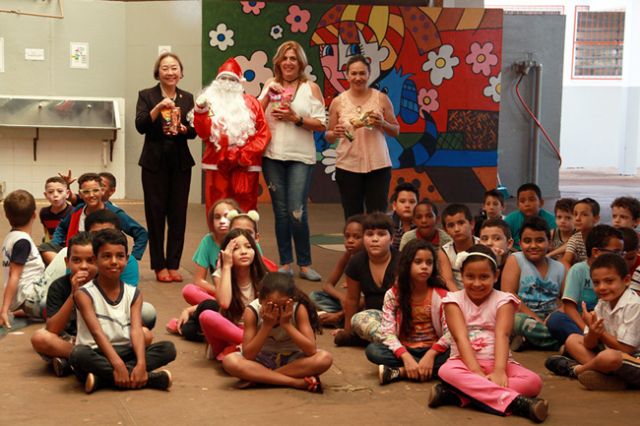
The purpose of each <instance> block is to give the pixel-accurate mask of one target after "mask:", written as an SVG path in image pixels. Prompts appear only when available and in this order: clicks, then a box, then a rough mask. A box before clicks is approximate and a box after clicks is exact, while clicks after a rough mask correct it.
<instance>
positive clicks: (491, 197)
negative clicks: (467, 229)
mask: <svg viewBox="0 0 640 426" xmlns="http://www.w3.org/2000/svg"><path fill="white" fill-rule="evenodd" d="M503 213H504V195H502V192H500V191H498V190H497V189H490V190H489V191H486V192H485V193H484V198H483V202H482V210H481V211H480V215H479V216H476V217H475V218H474V220H475V223H476V224H475V227H474V231H473V235H475V236H480V228H482V223H483V222H484V221H485V220H488V219H504V216H503Z"/></svg>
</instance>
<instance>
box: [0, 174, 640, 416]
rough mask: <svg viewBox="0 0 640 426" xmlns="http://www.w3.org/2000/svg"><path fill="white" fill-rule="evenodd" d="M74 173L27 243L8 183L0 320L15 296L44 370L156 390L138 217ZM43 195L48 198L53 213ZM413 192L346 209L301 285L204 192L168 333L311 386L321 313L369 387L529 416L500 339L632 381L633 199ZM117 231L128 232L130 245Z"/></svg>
mask: <svg viewBox="0 0 640 426" xmlns="http://www.w3.org/2000/svg"><path fill="white" fill-rule="evenodd" d="M88 175H90V176H89V177H87V175H83V176H81V177H80V178H79V184H80V196H81V198H82V200H83V203H81V204H79V205H78V207H76V208H75V210H74V211H73V212H71V213H69V212H68V214H70V215H69V216H66V217H63V218H61V222H60V224H59V225H58V227H57V228H55V231H54V232H53V238H52V241H50V242H47V243H44V244H43V245H41V246H40V249H38V247H37V246H36V245H35V243H34V242H33V240H32V239H31V236H30V234H31V228H32V225H33V222H34V219H35V202H34V200H33V197H32V196H31V195H30V194H29V193H27V192H26V191H15V192H13V193H11V194H9V196H8V197H7V198H6V199H5V201H4V208H5V213H6V215H7V218H8V219H9V222H10V224H11V227H12V230H11V232H10V233H9V234H8V235H7V237H6V238H5V241H4V243H3V253H4V257H3V266H4V269H5V274H6V276H5V290H4V297H3V303H2V310H1V311H0V325H4V326H5V327H10V324H11V318H10V317H9V314H10V313H11V312H16V311H21V313H23V314H26V315H29V316H34V317H42V318H46V326H45V328H44V329H42V330H39V331H37V332H36V333H34V335H33V337H32V344H33V347H34V349H35V350H36V352H38V353H39V354H40V355H42V356H43V357H44V358H46V359H49V360H52V365H53V368H54V371H55V373H56V374H57V375H66V374H69V373H70V372H71V371H73V372H74V373H75V374H76V375H77V376H78V377H79V378H80V379H81V380H82V382H83V383H84V386H85V391H86V392H88V393H90V392H92V391H94V390H95V389H97V388H99V387H102V386H116V387H119V388H140V387H145V386H147V387H153V388H158V389H167V388H168V387H170V386H171V382H172V378H171V374H170V373H169V371H168V370H158V369H159V368H160V367H162V366H163V365H166V364H167V363H169V362H171V361H172V360H173V359H174V358H175V356H176V352H175V347H174V345H173V344H172V343H171V342H157V343H152V336H151V333H150V331H149V330H150V329H151V328H152V327H153V325H154V323H155V310H154V309H153V307H152V306H150V305H148V304H146V303H144V302H143V300H142V295H141V293H140V291H139V289H137V288H136V287H135V284H134V285H131V284H133V283H131V282H129V280H130V279H131V280H133V279H136V283H137V274H138V272H137V264H136V267H135V268H136V269H135V275H136V276H135V277H132V278H127V269H128V268H133V267H131V266H130V265H129V263H130V259H131V258H136V257H137V258H138V259H139V256H141V255H142V252H141V251H139V250H138V251H136V249H140V245H139V244H143V243H142V242H141V239H142V238H141V235H142V233H141V232H140V231H139V230H138V227H139V228H141V229H142V231H144V228H142V227H141V226H140V225H138V224H137V223H135V221H133V220H132V219H131V218H129V217H128V216H126V214H125V213H124V212H123V211H122V210H121V209H119V208H117V207H115V206H114V205H113V204H112V203H110V202H108V201H105V200H104V199H103V198H102V196H103V194H104V193H106V192H107V191H105V190H104V189H105V187H109V188H111V187H110V186H109V185H110V184H107V185H104V184H102V183H101V180H100V177H99V176H98V175H93V174H88ZM96 176H98V177H97V178H96ZM69 178H70V176H69ZM67 180H69V179H67ZM62 182H65V183H66V181H65V180H64V179H62ZM62 182H60V181H56V182H54V183H55V184H56V185H60V186H62V187H64V184H63V183H62ZM47 185H50V183H49V181H48V182H47ZM66 190H68V184H67V187H66V189H65V190H64V191H66ZM64 191H63V192H64ZM54 192H55V191H54ZM48 193H49V187H47V192H46V193H45V195H46V196H47V198H48V199H49V200H50V201H51V208H50V210H51V212H50V213H52V214H56V213H58V212H61V211H62V209H63V208H65V207H64V206H62V205H61V203H57V202H54V201H55V200H54V197H53V196H51V198H49V195H47V194H48ZM63 198H64V197H63ZM419 200H420V196H419V192H418V190H417V189H416V188H415V187H414V186H413V185H411V184H408V183H404V184H400V185H398V186H397V187H396V190H395V193H394V195H393V198H392V205H393V211H392V212H391V214H386V213H380V212H376V213H371V214H368V215H358V216H354V217H351V218H349V219H348V220H347V221H346V223H345V225H344V246H345V251H344V253H343V254H342V256H341V257H340V259H339V260H338V262H337V263H336V265H335V267H334V270H333V271H332V272H331V274H330V276H329V279H328V280H327V282H325V283H324V284H323V285H322V289H321V290H318V291H314V292H311V293H310V294H309V295H308V296H307V295H306V294H305V293H304V292H302V291H300V290H299V289H298V288H297V287H296V285H295V282H294V279H293V277H292V276H291V275H290V274H287V273H279V272H275V270H276V269H277V266H276V265H275V264H274V263H273V262H272V261H270V260H268V259H267V258H266V257H264V256H263V254H262V250H261V248H260V245H259V233H258V221H259V216H258V214H257V212H255V211H250V212H246V213H243V212H240V209H239V207H238V205H237V203H235V201H234V200H230V199H225V200H219V201H218V202H217V203H215V204H214V205H213V207H212V208H211V211H210V212H209V215H208V220H209V228H210V231H211V232H210V233H208V234H207V235H205V236H204V238H203V239H202V241H201V243H200V245H199V246H198V249H197V250H196V253H195V254H194V256H193V261H194V262H195V264H196V269H195V274H194V277H193V282H192V283H190V284H187V285H185V286H184V288H183V291H182V294H183V297H184V299H185V301H186V303H187V305H188V306H187V307H186V308H185V309H184V310H183V311H182V312H181V314H180V316H179V317H177V318H174V319H172V320H171V321H169V323H168V324H167V326H166V328H167V330H168V331H169V332H171V333H174V334H179V335H182V336H183V337H184V338H186V339H189V340H193V341H201V342H206V345H207V346H206V347H207V350H206V353H207V357H208V358H210V359H217V360H219V361H221V362H222V368H223V369H224V370H225V371H226V372H227V373H229V374H230V375H232V376H234V377H237V378H239V379H240V382H239V384H238V387H240V388H245V387H250V386H254V385H256V384H261V383H262V384H270V385H279V386H289V387H293V388H298V389H305V390H308V391H310V392H322V383H321V381H320V375H321V374H322V373H324V372H325V371H327V370H328V369H329V368H330V366H331V364H332V356H331V354H330V353H329V352H327V351H325V350H321V349H318V348H317V345H316V340H315V333H316V332H319V331H320V330H321V327H322V326H325V327H334V330H333V331H332V334H333V336H334V343H335V345H336V346H363V347H366V349H365V355H366V357H367V359H368V360H369V361H370V362H372V363H373V364H375V365H376V366H377V372H378V379H379V382H380V384H387V383H390V382H393V381H396V380H399V379H409V380H415V381H427V380H431V379H439V380H440V381H439V382H438V383H436V384H435V385H433V387H432V389H431V394H430V397H429V401H428V405H429V406H430V407H432V408H435V407H438V406H441V405H445V404H446V405H458V406H467V405H469V406H471V407H474V408H477V409H480V410H483V411H486V412H489V413H494V414H501V415H505V414H515V415H520V416H524V417H527V418H530V419H532V420H533V421H536V422H541V421H544V420H545V418H546V417H547V411H548V403H547V401H545V400H543V399H540V398H538V397H537V396H538V394H539V392H540V390H541V388H542V380H541V378H540V377H539V376H538V375H537V374H535V373H533V372H532V371H530V370H528V369H526V368H525V367H523V366H522V365H520V364H518V363H517V362H515V361H514V359H513V357H512V353H511V351H521V350H524V349H527V348H539V349H545V350H559V351H560V354H559V355H553V356H551V357H549V358H548V359H547V361H546V363H545V365H546V367H547V368H548V369H549V370H550V371H552V372H553V373H555V374H558V375H564V376H567V377H571V378H576V379H577V380H579V381H580V383H582V384H583V385H584V386H585V387H586V388H588V389H623V388H627V387H638V386H640V359H639V356H640V298H639V297H638V295H637V294H636V291H640V287H635V288H634V287H633V285H632V282H635V283H636V285H638V283H640V268H639V264H640V260H639V257H638V235H637V234H636V232H635V227H636V226H637V225H638V223H639V221H640V202H639V201H638V200H637V199H635V198H631V197H621V198H618V199H616V200H615V201H614V202H613V203H612V205H611V208H612V216H613V223H612V224H613V226H609V225H601V224H598V222H599V214H600V206H599V204H598V203H597V202H596V201H595V200H593V199H590V198H586V199H582V200H579V201H575V200H570V199H561V200H559V201H558V202H557V203H556V206H555V216H554V215H552V214H550V213H548V212H546V211H545V210H543V209H542V207H543V203H544V201H543V198H542V195H541V192H540V189H539V188H538V187H537V186H536V185H535V184H525V185H522V186H521V187H520V188H519V189H518V192H517V205H518V209H517V210H516V211H514V212H512V213H511V214H509V215H508V216H506V217H504V218H503V216H502V215H503V212H504V198H503V195H502V194H501V193H500V192H498V191H496V190H492V191H488V192H487V193H485V197H484V203H483V210H482V213H481V215H480V216H477V217H475V218H474V216H473V215H472V213H471V211H470V209H469V208H468V207H467V206H465V205H463V204H449V205H448V206H446V207H445V208H444V210H443V211H442V213H441V214H440V213H439V211H438V208H437V206H436V205H435V204H434V203H433V202H431V201H429V200H426V199H425V200H422V201H419ZM65 202H66V201H65ZM74 212H75V213H74ZM77 212H80V213H77ZM74 214H75V215H76V216H74ZM49 216H51V215H49ZM43 223H45V224H46V222H43ZM123 223H125V224H126V225H123ZM440 223H441V225H442V228H440V227H439V224H440ZM45 226H46V225H45ZM122 231H124V232H125V233H128V234H129V235H131V236H133V237H134V239H136V238H138V240H137V241H136V243H134V250H133V252H132V256H128V247H127V240H126V237H125V236H124V235H123V233H122ZM70 234H71V235H70ZM144 243H146V240H145V241H144ZM63 247H65V248H66V252H65V253H66V254H64V261H65V263H66V268H68V273H66V274H64V272H63V274H62V275H60V273H57V274H56V275H55V279H54V280H53V281H49V282H48V280H47V278H45V276H46V274H45V270H44V263H43V261H42V259H41V257H40V254H39V250H40V252H41V253H43V258H45V253H47V254H49V253H51V252H52V251H53V252H55V251H58V252H59V251H60V250H61V249H62V248H63ZM142 251H144V244H143V245H142ZM137 255H139V256H137ZM53 258H54V256H51V257H50V259H49V260H50V261H53V260H54V259H53ZM51 264H53V263H51ZM51 264H50V265H51ZM58 269H59V268H58ZM129 272H131V271H129ZM209 275H211V281H212V283H211V282H210V281H209ZM343 276H345V281H343V280H342V277H343ZM632 278H633V280H634V281H632ZM47 290H48V292H47ZM45 302H46V303H45ZM45 306H46V308H45ZM76 312H77V313H79V315H77V314H76Z"/></svg>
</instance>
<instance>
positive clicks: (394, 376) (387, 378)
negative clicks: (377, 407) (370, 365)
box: [378, 364, 400, 385]
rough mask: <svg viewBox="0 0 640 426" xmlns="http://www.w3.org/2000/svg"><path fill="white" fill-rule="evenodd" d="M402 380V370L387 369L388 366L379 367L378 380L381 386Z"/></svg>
mask: <svg viewBox="0 0 640 426" xmlns="http://www.w3.org/2000/svg"><path fill="white" fill-rule="evenodd" d="M399 379H400V369H399V368H393V367H387V366H386V365H382V364H380V365H379V366H378V380H379V381H380V384H381V385H386V384H387V383H391V382H395V381H396V380H399Z"/></svg>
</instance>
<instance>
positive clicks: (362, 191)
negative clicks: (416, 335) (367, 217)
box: [325, 55, 400, 219]
mask: <svg viewBox="0 0 640 426" xmlns="http://www.w3.org/2000/svg"><path fill="white" fill-rule="evenodd" d="M346 72H347V78H348V80H349V89H348V90H347V91H345V92H343V93H342V94H341V95H340V96H338V97H337V98H335V99H334V100H333V102H331V106H330V107H329V125H328V127H329V129H330V130H328V131H327V132H326V134H325V138H326V139H327V140H328V141H329V142H332V143H333V142H335V141H336V140H339V144H338V148H337V149H336V151H337V159H336V182H337V183H338V188H339V189H340V198H341V200H342V208H343V209H344V217H345V219H346V218H348V217H351V216H353V215H354V214H360V213H364V212H365V206H366V212H367V213H372V212H374V211H382V212H384V211H386V210H387V198H388V196H389V183H390V181H391V159H390V158H389V149H388V148H387V141H386V140H385V133H386V134H388V135H390V136H397V135H398V133H399V132H400V125H399V124H398V121H397V120H396V116H395V113H394V112H393V105H392V104H391V101H390V100H389V98H388V97H387V95H385V94H384V93H382V92H380V91H378V90H376V89H372V88H370V87H369V76H370V66H369V62H368V61H367V58H365V57H364V56H362V55H354V56H352V57H351V58H350V59H349V61H348V62H347V71H346Z"/></svg>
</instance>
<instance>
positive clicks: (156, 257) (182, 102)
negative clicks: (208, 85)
mask: <svg viewBox="0 0 640 426" xmlns="http://www.w3.org/2000/svg"><path fill="white" fill-rule="evenodd" d="M182 70H183V68H182V62H181V61H180V58H178V56H177V55H175V54H173V53H169V52H165V53H163V54H161V55H160V56H159V57H158V59H157V60H156V63H155V65H154V68H153V77H154V78H155V79H156V80H158V81H159V84H157V85H156V86H154V87H151V88H149V89H145V90H141V91H140V92H139V93H138V104H137V106H136V129H137V130H138V132H139V133H140V134H143V135H144V146H143V147H142V154H141V155H140V161H139V162H138V164H139V165H140V166H142V188H143V191H144V212H145V216H146V218H147V227H148V229H149V253H150V255H151V269H153V270H154V271H155V273H156V279H157V280H158V281H161V282H172V281H176V282H180V281H182V276H181V275H180V272H179V271H178V269H179V268H180V258H181V256H182V248H183V246H184V233H185V227H186V222H187V203H188V199H189V186H190V185H191V167H193V166H194V165H195V162H194V161H193V157H192V156H191V153H190V152H189V146H188V145H187V139H193V138H195V137H196V131H195V130H194V129H193V128H192V127H191V126H190V125H189V123H188V121H187V117H186V115H187V113H188V112H189V111H191V110H192V109H193V95H192V94H191V93H189V92H185V91H184V90H181V89H179V88H178V87H177V86H178V82H179V81H180V79H181V78H182V77H183V73H182ZM174 107H179V108H180V113H181V117H180V123H179V124H178V125H177V126H176V127H175V128H174V129H171V130H169V129H166V128H165V129H163V117H162V111H163V110H168V109H172V108H174ZM165 221H166V224H167V244H166V252H165V242H164V241H165V239H164V237H165V235H164V229H165Z"/></svg>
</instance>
